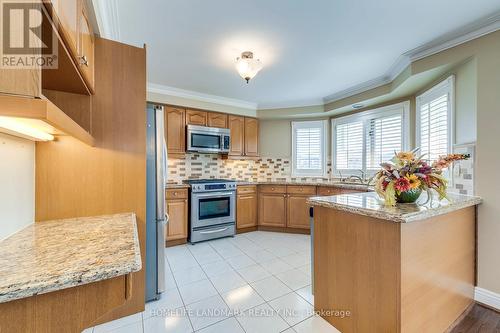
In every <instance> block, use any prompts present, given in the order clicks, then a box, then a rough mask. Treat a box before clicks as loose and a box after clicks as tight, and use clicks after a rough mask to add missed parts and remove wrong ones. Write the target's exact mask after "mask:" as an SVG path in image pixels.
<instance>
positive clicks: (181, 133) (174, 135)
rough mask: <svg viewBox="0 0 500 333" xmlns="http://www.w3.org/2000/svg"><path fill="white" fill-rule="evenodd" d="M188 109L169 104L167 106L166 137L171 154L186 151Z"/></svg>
mask: <svg viewBox="0 0 500 333" xmlns="http://www.w3.org/2000/svg"><path fill="white" fill-rule="evenodd" d="M185 117H186V110H185V109H181V108H176V107H172V106H167V107H166V108H165V138H166V140H167V152H168V153H169V154H172V153H173V154H183V153H185V152H186V123H185V121H186V119H185Z"/></svg>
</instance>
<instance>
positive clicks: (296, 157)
mask: <svg viewBox="0 0 500 333" xmlns="http://www.w3.org/2000/svg"><path fill="white" fill-rule="evenodd" d="M325 124H326V123H325V121H322V120H320V121H301V122H292V131H293V135H292V141H293V142H292V146H293V147H292V149H293V153H292V154H293V162H292V163H293V174H294V175H295V176H312V177H322V176H325V174H326V163H325V162H326V161H325V160H326V156H325V151H326V147H325V127H326V126H325Z"/></svg>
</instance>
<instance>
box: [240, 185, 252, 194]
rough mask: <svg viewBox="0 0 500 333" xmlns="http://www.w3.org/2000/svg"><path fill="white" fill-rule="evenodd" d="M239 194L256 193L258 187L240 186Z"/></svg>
mask: <svg viewBox="0 0 500 333" xmlns="http://www.w3.org/2000/svg"><path fill="white" fill-rule="evenodd" d="M237 191H238V194H246V193H256V192H257V185H238V188H237Z"/></svg>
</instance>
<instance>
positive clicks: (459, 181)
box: [450, 143, 475, 195]
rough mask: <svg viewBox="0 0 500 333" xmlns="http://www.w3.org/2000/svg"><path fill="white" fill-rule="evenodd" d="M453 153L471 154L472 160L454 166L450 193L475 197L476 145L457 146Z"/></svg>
mask: <svg viewBox="0 0 500 333" xmlns="http://www.w3.org/2000/svg"><path fill="white" fill-rule="evenodd" d="M453 153H455V154H470V159H468V160H466V161H459V162H456V163H455V164H454V165H453V171H452V172H453V186H452V187H450V192H454V193H459V194H466V195H474V194H475V191H474V164H475V144H474V143H471V144H463V145H455V146H454V147H453Z"/></svg>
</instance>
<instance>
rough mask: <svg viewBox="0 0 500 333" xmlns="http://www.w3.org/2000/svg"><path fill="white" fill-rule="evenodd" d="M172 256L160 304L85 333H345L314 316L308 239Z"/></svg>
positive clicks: (277, 236)
mask: <svg viewBox="0 0 500 333" xmlns="http://www.w3.org/2000/svg"><path fill="white" fill-rule="evenodd" d="M165 255H166V257H167V262H168V265H167V268H166V281H167V289H168V290H167V291H166V292H165V293H164V294H163V297H162V299H161V300H159V301H156V302H151V303H147V304H146V310H145V311H144V312H143V313H138V314H135V315H132V316H129V317H125V318H121V319H118V320H115V321H112V322H109V323H105V324H102V325H99V326H96V327H94V328H90V329H87V330H85V331H84V332H85V333H100V332H116V333H118V332H120V333H166V332H179V333H188V332H200V333H209V332H213V333H240V332H241V333H245V332H246V333H253V332H256V333H267V332H269V333H272V332H287V333H293V332H300V333H326V332H332V333H338V332H339V331H338V330H336V329H335V328H334V327H333V326H331V325H330V324H329V323H328V322H326V321H325V320H324V319H322V318H321V317H318V316H314V315H313V301H314V297H313V295H312V294H311V259H310V258H311V255H310V238H309V236H306V235H295V234H283V233H273V232H263V231H256V232H251V233H246V234H241V235H237V236H236V237H234V238H224V239H220V240H214V241H210V242H205V243H199V244H196V245H180V246H175V247H170V248H167V249H165Z"/></svg>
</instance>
